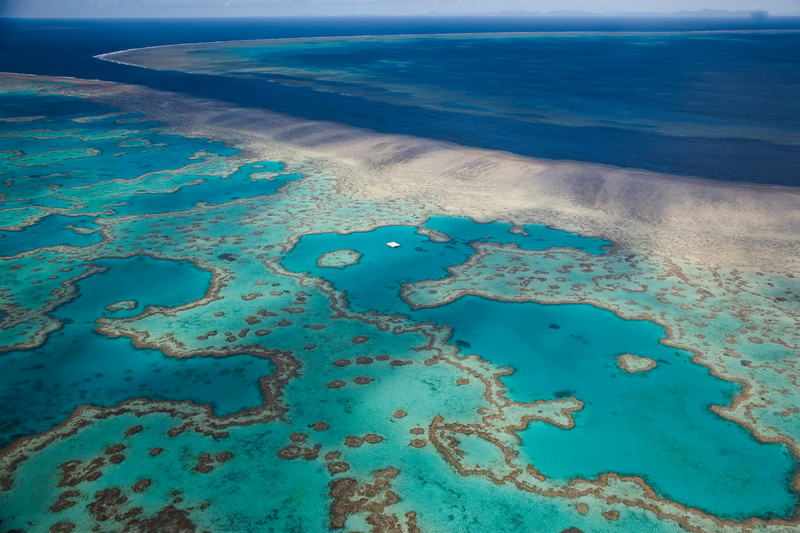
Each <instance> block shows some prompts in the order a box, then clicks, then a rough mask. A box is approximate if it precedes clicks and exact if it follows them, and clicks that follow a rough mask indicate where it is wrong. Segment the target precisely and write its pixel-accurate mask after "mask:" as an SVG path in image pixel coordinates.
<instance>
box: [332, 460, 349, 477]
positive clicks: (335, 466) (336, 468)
mask: <svg viewBox="0 0 800 533" xmlns="http://www.w3.org/2000/svg"><path fill="white" fill-rule="evenodd" d="M328 470H329V471H330V473H331V474H341V473H342V472H347V471H348V470H350V465H349V464H347V463H343V462H341V461H339V462H336V463H330V464H328Z"/></svg>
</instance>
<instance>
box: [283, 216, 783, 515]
mask: <svg viewBox="0 0 800 533" xmlns="http://www.w3.org/2000/svg"><path fill="white" fill-rule="evenodd" d="M425 227H427V228H430V229H435V230H437V231H440V232H443V233H445V234H446V235H448V236H449V237H450V238H451V240H450V241H449V242H434V241H432V240H430V239H429V238H428V237H427V236H423V235H420V234H419V233H416V231H417V228H414V227H403V226H393V227H383V228H378V229H376V230H374V231H371V232H363V233H351V234H348V235H340V234H318V235H307V236H304V237H302V238H301V240H300V242H299V243H298V244H297V246H296V247H295V248H294V249H293V250H292V251H291V252H290V253H289V254H288V255H287V256H286V257H285V258H284V259H283V261H282V262H283V264H284V266H286V267H287V268H289V269H290V270H294V271H301V272H302V271H306V272H309V273H310V274H311V275H314V276H319V277H321V278H323V279H326V280H328V281H330V282H331V284H332V285H333V286H334V288H336V289H339V290H343V291H344V292H345V296H346V298H347V299H348V301H349V302H350V304H351V306H352V307H353V308H355V309H358V310H361V311H367V310H375V311H378V312H381V313H389V314H397V313H403V314H407V315H410V316H411V318H412V319H414V320H419V321H429V322H433V323H435V324H437V325H443V326H450V327H452V328H453V335H452V337H451V340H450V342H451V343H453V344H455V345H457V346H459V347H460V350H461V352H462V354H478V355H480V357H481V358H483V359H487V360H489V361H491V362H492V363H494V364H496V365H500V366H506V367H513V368H514V370H515V371H514V373H513V374H512V375H510V376H505V377H503V378H502V382H503V383H504V385H505V386H506V387H507V393H506V396H507V397H508V398H509V399H510V400H513V401H517V402H534V401H537V400H550V399H557V398H564V397H568V396H574V397H576V398H578V399H579V400H581V401H582V402H584V408H583V409H582V410H581V411H579V412H577V413H574V415H573V416H574V420H575V424H576V425H575V427H574V428H572V429H570V430H564V429H560V428H558V427H556V426H553V425H550V424H546V423H541V422H540V423H532V424H531V425H530V427H529V428H528V429H527V430H525V431H522V432H520V436H521V437H522V439H523V447H522V449H523V453H525V454H526V455H527V456H528V457H529V458H530V462H531V463H533V464H534V465H535V466H536V468H537V469H538V470H539V471H540V472H541V473H542V474H544V475H545V476H547V477H549V478H553V479H557V480H560V481H562V482H564V483H566V482H567V481H569V480H570V479H573V478H584V479H589V478H595V477H597V476H599V475H600V474H602V473H606V472H614V473H618V474H622V475H631V476H639V477H643V478H644V479H645V480H646V481H647V482H648V483H649V484H650V485H652V486H653V487H654V488H655V489H656V491H657V492H658V493H659V494H660V495H662V496H663V497H667V498H669V499H672V500H675V501H678V502H681V503H684V504H686V505H690V506H692V507H698V508H701V509H703V510H705V511H706V512H710V513H712V514H714V515H717V516H725V517H729V518H734V519H741V518H746V517H748V516H786V515H788V514H791V512H792V509H793V508H794V506H795V505H796V503H797V496H796V495H795V494H794V493H793V492H792V491H791V489H790V487H791V479H792V475H793V473H794V468H795V465H794V461H793V459H792V457H791V455H790V454H789V452H788V450H787V449H786V447H784V446H782V445H778V444H764V443H760V442H758V441H756V440H755V439H754V438H753V437H752V435H751V434H750V433H749V432H748V431H747V429H745V428H744V427H742V426H739V425H738V424H734V423H732V422H730V421H727V420H725V419H723V418H721V417H719V416H718V415H716V414H715V413H713V412H712V411H711V410H710V407H711V406H712V405H719V406H726V405H729V404H730V402H731V399H732V397H733V396H734V395H735V394H737V393H738V392H739V387H738V385H735V384H733V383H730V382H727V381H723V380H721V379H718V378H716V377H714V376H713V375H711V374H710V372H709V371H708V370H707V369H706V368H704V367H701V366H699V365H696V364H694V363H692V362H691V354H690V353H688V352H686V351H683V350H677V349H675V348H672V347H669V346H667V345H665V344H662V343H661V342H660V341H661V340H662V339H665V338H666V333H665V331H664V329H663V328H662V327H661V326H659V325H657V324H655V323H652V322H649V321H645V320H623V319H621V318H619V317H617V316H616V315H614V314H613V313H612V312H610V311H607V310H604V309H601V308H597V307H594V306H590V305H585V304H563V305H544V304H538V303H533V302H524V303H516V302H500V301H493V300H487V299H484V298H480V297H478V296H470V295H468V296H464V297H461V298H458V299H457V300H455V301H453V302H451V303H448V304H446V305H440V306H438V307H430V308H423V309H417V310H414V309H412V308H411V307H410V306H409V305H408V304H407V303H406V302H405V301H404V300H402V299H401V298H400V295H399V292H400V288H401V284H403V283H413V282H415V281H422V280H429V279H440V278H443V277H445V275H446V274H447V271H446V268H447V267H449V266H455V265H457V264H460V263H462V262H464V261H465V260H466V259H467V257H468V256H469V255H470V254H471V253H474V252H475V250H474V249H473V248H472V247H471V246H470V243H472V242H493V243H499V244H510V243H513V244H515V245H516V246H518V247H519V248H522V249H527V250H546V249H548V248H554V247H572V248H575V249H581V250H583V251H585V252H586V253H587V254H602V253H605V250H604V249H605V248H606V247H607V246H608V245H609V244H610V243H607V242H605V241H602V240H599V239H594V238H586V237H580V236H578V235H574V234H569V233H565V232H562V231H558V230H553V229H548V228H545V227H542V226H539V227H537V226H526V227H525V228H524V229H525V231H526V233H528V235H527V236H525V235H519V234H513V233H509V230H510V229H511V225H510V224H501V223H497V222H495V223H489V224H478V223H476V222H474V221H472V220H469V219H463V218H462V219H460V218H448V217H432V218H431V219H430V220H429V221H428V222H426V224H425ZM390 241H396V242H397V243H399V244H400V245H401V246H400V247H399V248H390V247H389V246H387V245H386V243H387V242H390ZM341 249H350V250H354V251H356V252H358V253H360V254H361V257H360V259H359V261H358V263H355V264H351V265H347V266H344V267H341V268H330V267H320V266H318V265H317V264H316V260H317V258H319V257H320V256H321V255H322V254H324V253H326V252H332V251H335V250H341ZM365 280H369V282H368V283H366V282H365ZM623 354H634V355H637V356H639V357H648V358H650V359H653V360H654V361H656V362H657V365H658V366H657V367H656V368H654V369H652V370H650V371H646V372H641V373H628V372H626V371H624V370H621V369H620V368H618V366H617V363H616V358H617V357H618V356H620V355H623ZM765 465H768V466H765Z"/></svg>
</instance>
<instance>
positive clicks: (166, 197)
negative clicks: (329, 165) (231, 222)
mask: <svg viewBox="0 0 800 533" xmlns="http://www.w3.org/2000/svg"><path fill="white" fill-rule="evenodd" d="M254 165H255V166H256V167H260V168H253V166H254ZM281 170H283V165H282V164H281V163H277V162H269V161H266V162H261V163H250V164H248V165H244V166H243V167H241V168H240V169H239V170H237V171H236V172H234V173H233V174H231V175H230V176H229V177H226V178H222V177H219V176H197V178H198V179H203V180H205V181H204V182H203V183H200V184H197V185H191V186H185V187H182V188H180V189H179V190H177V191H175V192H173V193H163V194H136V195H133V196H131V197H129V199H128V205H123V206H119V207H114V208H113V210H114V212H115V213H116V215H120V216H122V215H146V214H154V213H174V212H176V211H186V210H189V209H193V208H194V206H195V204H196V203H198V202H205V203H209V204H222V203H225V202H230V201H233V200H238V199H240V198H253V197H255V196H261V195H264V194H274V193H275V191H277V190H278V188H279V187H280V186H282V185H283V184H285V183H287V182H289V181H293V180H296V179H299V178H302V177H303V176H302V175H301V174H281V175H280V176H277V177H276V178H275V179H273V180H256V181H253V180H252V179H250V174H252V173H255V172H280V171H281Z"/></svg>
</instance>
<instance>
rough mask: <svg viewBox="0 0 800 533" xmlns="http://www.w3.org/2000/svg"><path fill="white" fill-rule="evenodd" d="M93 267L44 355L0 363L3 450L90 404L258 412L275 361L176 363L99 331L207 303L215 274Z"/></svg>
mask: <svg viewBox="0 0 800 533" xmlns="http://www.w3.org/2000/svg"><path fill="white" fill-rule="evenodd" d="M92 263H93V264H97V265H100V266H104V267H108V270H107V271H106V272H104V273H101V274H95V275H93V276H91V277H89V278H87V279H84V280H81V281H79V282H78V283H77V285H78V292H79V294H80V296H79V297H78V298H76V299H75V300H73V301H72V302H70V303H68V304H66V305H64V306H62V307H60V308H59V309H57V310H56V311H55V312H54V313H52V315H53V316H54V317H55V318H58V319H60V320H61V321H62V322H63V323H64V326H63V328H62V329H61V330H59V331H56V332H54V333H51V334H50V335H49V336H48V339H47V341H46V342H45V343H44V344H43V345H42V346H41V347H39V348H36V349H34V350H28V351H16V352H9V353H6V354H3V355H2V356H0V404H1V405H3V409H2V411H0V447H2V446H4V445H5V444H8V443H10V441H12V440H14V439H15V438H17V437H19V436H22V435H30V434H34V433H39V432H41V431H44V430H46V429H49V428H50V427H52V426H54V425H56V424H58V423H60V422H61V421H63V420H64V419H65V418H67V417H68V416H69V415H70V413H71V412H72V410H73V409H74V408H75V407H77V406H79V405H84V404H90V405H100V406H112V405H116V404H117V403H119V402H121V401H123V400H128V399H131V398H143V397H144V398H149V399H153V400H158V399H164V400H176V401H183V400H191V401H193V402H195V403H198V404H210V405H211V406H212V407H213V408H214V412H215V413H216V414H217V415H220V416H221V415H227V414H230V413H235V412H238V411H242V410H245V409H248V408H250V407H256V406H258V405H261V403H262V397H261V392H260V389H259V385H258V379H259V378H261V377H263V376H267V375H269V374H270V373H272V371H273V370H274V366H273V365H272V363H271V362H269V361H268V360H264V359H259V358H256V357H252V356H249V355H246V354H243V355H236V356H232V357H226V358H225V359H224V360H220V359H215V358H213V357H203V356H196V357H190V358H188V359H175V358H173V357H167V356H165V355H164V354H163V353H162V352H160V351H158V350H149V349H137V348H135V347H134V346H133V343H132V342H131V340H130V339H128V338H124V337H123V338H116V339H110V338H108V337H106V336H104V335H100V334H98V333H96V332H94V331H93V329H94V327H95V326H96V323H95V320H96V319H97V318H99V317H109V318H123V317H126V316H134V315H137V314H139V313H141V312H142V311H144V310H145V307H146V306H148V305H161V306H167V307H172V306H176V305H180V304H184V303H187V302H191V301H193V300H196V299H198V298H202V297H203V296H204V295H205V292H206V290H207V288H208V286H209V282H210V280H211V274H210V273H209V272H207V271H205V270H201V269H199V268H197V267H195V266H194V265H192V264H191V263H188V262H186V261H180V262H173V261H165V260H156V259H151V258H149V257H144V256H137V257H132V258H129V259H103V260H100V261H93V262H92ZM131 299H132V300H136V301H137V302H138V306H137V307H136V309H134V310H132V311H125V310H122V311H117V312H114V313H112V312H109V311H108V310H106V309H105V306H107V305H109V304H112V303H116V302H118V301H121V300H131Z"/></svg>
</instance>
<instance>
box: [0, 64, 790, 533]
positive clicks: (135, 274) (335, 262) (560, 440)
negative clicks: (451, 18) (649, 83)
mask: <svg viewBox="0 0 800 533" xmlns="http://www.w3.org/2000/svg"><path fill="white" fill-rule="evenodd" d="M1 80H2V82H0V91H2V92H0V98H3V99H4V100H5V99H8V101H10V102H16V104H15V105H9V106H3V107H2V108H0V109H3V110H4V111H3V112H4V115H3V116H2V117H1V118H2V119H3V121H2V122H0V130H2V131H1V132H0V158H1V159H0V163H2V167H0V168H2V172H3V174H2V175H0V177H2V179H3V180H4V184H3V194H4V197H3V204H2V205H0V220H4V225H3V227H2V228H0V231H2V233H3V237H2V239H0V242H2V244H3V246H4V248H3V249H4V250H8V251H7V252H3V253H7V254H8V255H5V256H3V257H2V258H0V263H2V269H3V276H2V278H0V282H2V287H0V291H2V292H0V312H2V313H3V314H2V317H0V328H2V329H1V330H0V333H2V339H3V341H2V350H3V353H2V355H0V364H1V365H3V366H2V368H3V369H4V370H7V372H5V373H4V376H5V375H7V376H8V377H4V379H8V380H9V382H8V383H9V384H8V385H4V389H3V390H4V392H5V391H7V390H8V391H11V392H10V393H9V394H8V397H7V398H4V400H3V401H4V404H7V403H10V402H14V401H17V402H19V405H20V407H15V408H14V409H15V411H14V412H9V414H8V415H5V416H6V419H4V420H3V421H2V426H0V429H2V431H3V435H4V436H5V438H6V440H7V441H8V442H9V443H8V445H7V446H5V447H4V448H3V449H2V451H0V509H2V516H0V520H2V522H0V527H2V528H3V529H4V530H17V531H51V532H68V531H88V530H91V529H93V528H95V527H97V528H98V530H99V529H102V530H104V531H123V530H128V531H163V530H168V529H167V528H173V529H174V530H177V531H241V530H242V529H243V524H246V526H247V527H248V528H250V529H253V530H281V531H287V530H299V531H324V530H328V529H333V530H338V529H341V530H346V531H368V530H369V531H398V530H399V531H408V532H412V531H451V530H464V531H488V530H492V531H521V530H529V531H534V530H535V531H556V532H560V531H571V532H574V531H575V530H576V529H577V530H579V531H587V532H588V531H604V530H611V529H614V530H617V531H686V530H688V531H725V532H728V531H730V532H743V531H765V532H766V531H775V532H779V531H793V530H795V529H796V528H797V527H798V525H800V513H798V490H800V477H798V470H797V461H798V460H800V452H799V451H798V450H800V448H798V442H799V441H800V425H799V424H798V420H800V417H799V416H798V413H800V397H798V383H797V379H798V378H797V376H798V369H797V368H796V367H797V365H798V359H797V358H798V354H799V353H800V352H798V350H800V338H798V335H800V334H798V327H797V326H798V312H800V304H799V302H800V300H798V295H799V294H800V292H798V290H799V289H800V287H798V284H797V281H796V278H795V276H794V273H795V272H796V271H797V267H798V265H797V261H798V259H797V257H798V252H800V250H798V248H799V247H800V243H798V239H797V235H798V234H800V227H798V225H799V224H800V216H798V215H799V214H800V196H798V193H797V192H796V190H795V189H791V188H785V187H763V186H754V185H745V184H729V183H725V184H721V183H717V182H711V181H705V180H697V179H687V178H679V177H675V176H668V175H659V174H653V173H647V172H642V171H637V170H626V169H619V168H610V167H603V166H598V165H589V164H578V163H565V162H552V161H546V160H533V159H530V158H523V157H519V156H514V155H512V154H505V153H498V152H490V151H482V150H476V149H467V148H464V147H460V146H455V145H450V144H446V143H443V142H435V141H430V140H426V139H419V138H411V137H401V136H390V135H380V134H377V133H374V132H369V131H365V130H357V129H353V128H348V127H345V126H341V125H337V124H332V123H321V122H312V121H302V120H298V119H295V118H292V117H288V116H283V115H278V114H275V113H270V112H268V111H265V110H260V109H244V108H234V107H228V106H225V105H224V104H222V103H220V102H214V101H203V100H195V99H190V98H187V97H184V96H180V95H175V94H168V93H160V92H156V91H152V90H148V89H144V88H140V87H133V86H126V85H118V84H112V83H104V82H97V81H84V80H75V79H45V78H35V77H30V76H20V75H11V74H5V75H2V78H1ZM53 82H57V83H53ZM37 102H41V105H38V104H37ZM37 109H39V110H40V112H36V110H37ZM5 110H10V111H5ZM44 110H46V111H47V112H45V111H44ZM43 113H44V114H43ZM54 217H56V218H54ZM70 222H71V223H70ZM42 224H50V226H47V231H39V232H38V233H29V234H28V235H33V236H34V237H32V240H24V239H23V240H24V241H25V243H28V244H27V246H26V244H21V243H19V242H18V241H19V240H20V239H21V238H22V236H23V235H25V234H26V232H31V231H34V232H35V231H36V229H35V228H37V226H40V225H42ZM56 230H58V233H55V231H56ZM70 232H72V233H70ZM98 236H99V237H100V238H98ZM7 239H8V242H3V241H6V240H7ZM40 241H41V245H39V246H36V247H34V248H31V245H32V244H34V243H36V242H40ZM387 242H395V243H398V244H400V246H399V247H397V248H390V247H388V246H386V243H387ZM26 248H27V249H26ZM103 276H105V277H103ZM104 280H105V281H104ZM79 322H80V323H79ZM75 339H78V342H77V343H74V342H72V341H74V340H75ZM81 339H83V340H81ZM87 339H91V340H90V341H89V340H87ZM67 345H70V346H71V350H66V349H64V347H65V346H67ZM73 345H77V346H73ZM87 346H88V347H87ZM87 350H88V351H89V353H87ZM81 358H83V359H81ZM34 359H36V361H34ZM88 361H91V362H92V363H91V364H93V365H95V366H96V368H91V369H90V370H88V371H87V370H86V365H87V364H89V363H88ZM651 363H652V364H651ZM79 369H81V370H82V371H83V373H80V372H78V370H79ZM128 370H130V372H128ZM98 374H100V375H98ZM166 374H168V375H169V377H167V376H166ZM128 377H130V378H131V379H130V380H128V379H127V378H128ZM105 380H109V383H111V385H109V386H104V385H103V382H104V381H105ZM14 396H16V397H17V398H14ZM27 398H33V399H35V401H34V402H31V404H32V405H31V406H30V407H29V409H31V410H33V411H35V412H32V413H31V414H28V415H25V416H22V414H21V413H22V411H21V409H24V408H25V406H24V403H25V399H27ZM14 405H16V404H14ZM65 409H66V411H65ZM70 411H71V414H70ZM12 417H14V418H12ZM14 428H18V429H19V431H15V429H14Z"/></svg>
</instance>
